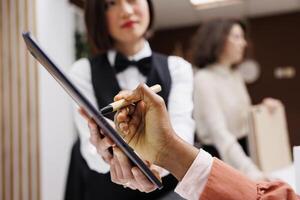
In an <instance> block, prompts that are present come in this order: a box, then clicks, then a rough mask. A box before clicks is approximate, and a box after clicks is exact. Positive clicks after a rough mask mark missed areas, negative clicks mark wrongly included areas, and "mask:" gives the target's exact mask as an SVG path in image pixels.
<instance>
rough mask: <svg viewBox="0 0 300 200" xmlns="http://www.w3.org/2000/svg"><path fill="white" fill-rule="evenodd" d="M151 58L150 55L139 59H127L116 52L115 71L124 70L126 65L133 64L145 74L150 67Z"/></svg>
mask: <svg viewBox="0 0 300 200" xmlns="http://www.w3.org/2000/svg"><path fill="white" fill-rule="evenodd" d="M151 60H152V57H151V56H150V57H145V58H143V59H141V60H139V61H135V60H132V61H130V60H128V59H127V58H126V57H125V56H124V55H122V54H120V53H117V55H116V61H115V69H116V72H117V73H119V72H122V71H124V70H125V69H126V68H127V67H128V66H135V67H137V68H138V70H139V71H140V72H141V73H142V74H143V75H144V76H147V75H148V74H149V72H150V69H151Z"/></svg>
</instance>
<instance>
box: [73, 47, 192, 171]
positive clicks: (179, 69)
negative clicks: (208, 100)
mask: <svg viewBox="0 0 300 200" xmlns="http://www.w3.org/2000/svg"><path fill="white" fill-rule="evenodd" d="M151 54H152V51H151V48H150V46H149V44H148V42H145V45H144V48H143V49H142V50H141V51H140V52H138V53H137V54H136V55H134V56H131V57H129V58H128V59H129V60H139V59H142V58H144V57H147V56H150V55H151ZM115 56H116V52H115V51H109V52H108V60H109V62H110V64H111V65H112V66H113V65H114V61H115ZM168 65H169V71H170V75H171V80H172V86H171V90H170V94H169V99H168V103H169V104H168V111H169V114H170V118H171V123H172V126H173V127H174V129H175V131H176V133H178V135H179V136H180V137H181V138H183V139H184V140H185V141H187V142H188V143H190V144H193V142H194V131H195V122H194V120H193V118H192V111H193V72H192V67H191V64H190V63H188V62H187V61H185V60H184V59H182V58H180V57H177V56H169V57H168ZM69 76H70V78H71V79H72V80H73V81H74V82H75V84H76V86H78V88H79V89H80V91H81V92H82V93H83V94H84V95H85V96H86V97H87V98H88V99H89V101H90V102H91V103H92V104H93V105H94V106H96V107H97V108H98V106H97V101H96V97H95V94H94V90H93V85H92V82H91V69H90V63H89V61H88V59H86V58H83V59H80V60H78V61H77V62H75V64H74V65H73V66H72V68H71V71H70V73H69ZM117 80H118V82H119V85H120V87H121V89H123V90H124V89H126V90H133V89H135V88H136V87H137V86H138V85H139V84H140V83H143V82H145V81H146V77H144V76H143V75H142V74H141V73H140V72H139V71H138V69H137V68H136V67H128V68H127V69H126V70H124V71H122V72H121V73H118V74H117ZM73 116H74V120H75V124H76V127H77V129H78V132H79V136H80V144H81V148H80V150H81V154H82V156H83V158H84V159H85V160H86V161H87V163H88V166H89V167H90V168H91V169H92V170H95V171H97V172H99V173H107V172H108V171H109V165H108V164H107V163H106V162H105V161H104V160H103V159H102V158H101V156H100V155H99V154H97V150H96V148H95V147H94V146H93V145H92V144H91V143H90V141H89V138H90V132H89V129H88V126H87V122H86V121H85V120H84V119H83V118H82V117H81V116H80V115H79V113H78V111H77V107H76V105H74V114H73ZM164 174H165V173H164Z"/></svg>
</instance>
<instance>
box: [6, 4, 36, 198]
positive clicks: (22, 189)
mask: <svg viewBox="0 0 300 200" xmlns="http://www.w3.org/2000/svg"><path fill="white" fill-rule="evenodd" d="M0 11H1V12H0V16H1V21H0V28H1V31H0V132H1V134H0V136H1V138H0V139H1V140H0V143H1V144H0V145H1V146H0V147H1V148H0V153H1V154H0V155H1V157H0V161H1V162H0V199H3V200H38V199H40V191H39V190H40V185H39V183H40V181H39V148H38V147H39V144H38V142H39V124H38V122H39V121H38V86H37V85H38V71H37V63H36V62H35V61H34V60H33V59H32V58H31V55H29V54H28V52H27V50H26V48H25V44H24V42H23V39H22V37H21V32H22V31H25V30H31V32H33V33H35V21H34V19H35V0H2V1H1V4H0ZM4 116H5V117H4Z"/></svg>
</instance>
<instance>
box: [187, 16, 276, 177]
mask: <svg viewBox="0 0 300 200" xmlns="http://www.w3.org/2000/svg"><path fill="white" fill-rule="evenodd" d="M245 33H246V27H245V25H244V24H243V23H242V22H241V21H238V20H232V19H216V20H212V21H209V22H207V23H205V24H203V25H202V26H201V27H200V29H199V31H198V32H197V34H196V36H195V41H194V43H193V45H194V49H193V64H194V65H195V66H196V67H197V68H198V69H200V70H198V71H197V72H196V74H195V77H194V107H195V108H194V119H195V121H196V130H197V137H198V139H199V140H200V142H201V144H203V146H202V148H203V149H204V150H206V151H208V152H209V153H210V154H211V155H213V156H216V157H219V158H221V159H222V160H224V161H225V162H226V163H228V164H230V165H231V166H233V167H234V168H236V169H238V170H240V171H241V172H243V173H245V174H246V175H248V176H249V177H250V178H252V179H254V180H259V179H264V178H265V176H264V175H263V173H262V172H261V171H260V170H259V169H258V168H257V166H256V165H255V164H254V163H253V162H252V160H251V159H250V158H249V157H248V146H247V135H248V133H249V126H248V115H249V111H250V106H251V100H250V97H249V94H248V92H247V89H246V85H245V83H244V81H243V79H242V77H241V75H240V73H239V72H238V70H237V67H236V65H237V64H239V63H241V62H242V61H243V58H244V55H245V50H246V48H247V41H246V37H245ZM272 101H275V100H272V99H270V98H269V99H266V100H265V102H266V103H267V104H272Z"/></svg>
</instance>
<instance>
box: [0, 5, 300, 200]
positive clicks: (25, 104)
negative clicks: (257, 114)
mask: <svg viewBox="0 0 300 200" xmlns="http://www.w3.org/2000/svg"><path fill="white" fill-rule="evenodd" d="M199 2H200V3H201V2H202V3H203V2H204V4H197V5H196V3H197V1H195V0H191V1H189V0H154V1H153V3H154V6H155V11H156V13H155V24H156V26H155V33H154V34H153V36H152V37H151V39H150V45H151V46H152V48H153V49H154V50H156V51H158V52H162V53H165V54H175V55H179V56H182V57H184V58H185V59H187V60H190V48H189V47H190V43H191V38H192V36H193V34H194V33H195V31H196V30H197V28H198V27H199V26H200V25H201V23H202V22H203V21H206V20H208V19H212V18H215V17H226V18H227V17H235V18H241V19H243V20H244V21H245V22H246V23H247V24H248V26H249V38H250V45H251V47H252V48H251V49H252V50H251V52H250V54H251V60H248V62H246V63H243V65H242V66H241V68H242V71H243V74H244V76H245V77H244V78H245V80H246V82H247V83H248V84H247V87H248V90H249V93H250V96H251V99H252V100H253V104H256V103H258V102H261V100H262V99H263V98H264V97H266V96H270V97H274V98H277V99H279V100H281V101H282V102H283V104H284V106H285V109H286V119H287V125H288V138H289V142H290V148H292V147H293V146H295V145H300V133H299V132H300V103H299V102H300V94H299V91H300V76H299V69H300V57H299V52H300V0H227V1H224V2H223V1H221V0H207V2H205V1H204V0H203V1H199ZM199 2H198V3H199ZM83 5H84V1H83V0H69V1H68V0H26V1H24V0H1V3H0V17H1V18H0V153H1V154H0V199H7V200H10V199H22V200H23V199H24V200H27V199H30V200H35V199H43V200H48V199H49V200H56V199H57V200H59V199H63V195H64V190H65V181H66V176H67V170H68V164H69V159H70V158H69V157H70V151H71V146H72V144H73V142H74V140H75V139H76V131H75V128H74V125H73V122H72V117H71V103H70V102H71V99H70V98H69V97H68V96H67V95H66V94H65V92H64V91H63V90H62V89H61V88H60V87H59V86H58V84H57V83H56V82H55V81H54V80H53V79H52V78H51V77H50V76H49V74H48V73H47V72H46V71H45V70H44V69H43V68H42V67H40V66H39V65H38V64H37V63H36V62H35V61H34V60H33V59H32V57H31V56H30V55H29V54H28V53H27V51H26V49H25V46H24V43H23V41H22V38H21V33H22V32H23V31H31V32H32V33H33V35H34V36H35V37H36V38H37V40H38V41H39V43H40V44H41V46H42V47H43V48H44V50H45V51H46V52H48V53H49V55H50V57H51V58H53V59H54V60H55V62H56V63H57V64H58V65H59V66H60V67H61V68H62V69H63V70H65V71H68V69H69V68H70V66H71V65H72V63H73V62H74V61H75V60H76V59H78V58H80V57H84V56H87V55H88V54H89V47H88V46H87V43H86V35H85V31H84V30H85V27H84V24H83V11H82V7H83Z"/></svg>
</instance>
